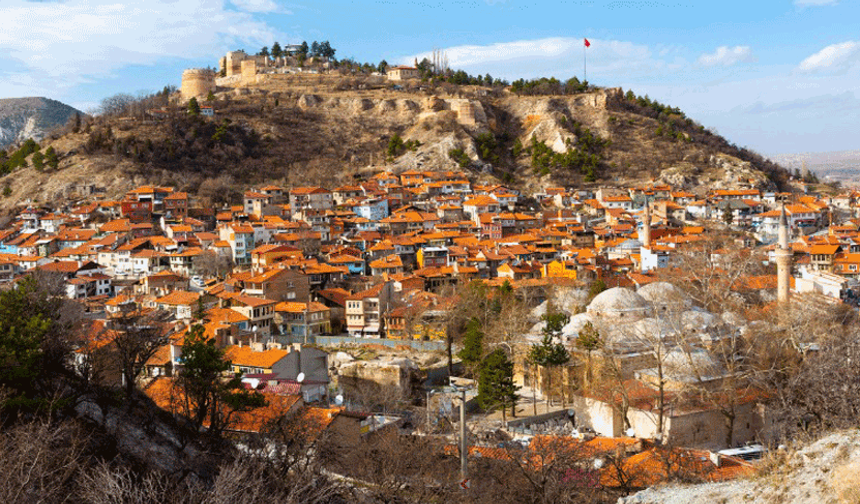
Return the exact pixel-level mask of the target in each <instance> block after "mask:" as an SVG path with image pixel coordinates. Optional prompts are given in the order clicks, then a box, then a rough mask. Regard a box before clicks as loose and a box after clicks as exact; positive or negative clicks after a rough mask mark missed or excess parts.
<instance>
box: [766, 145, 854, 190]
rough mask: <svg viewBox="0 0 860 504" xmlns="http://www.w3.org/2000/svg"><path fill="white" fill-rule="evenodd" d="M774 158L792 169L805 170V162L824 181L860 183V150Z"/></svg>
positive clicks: (798, 154)
mask: <svg viewBox="0 0 860 504" xmlns="http://www.w3.org/2000/svg"><path fill="white" fill-rule="evenodd" d="M772 159H773V160H774V161H776V162H777V163H779V164H780V165H782V166H784V167H786V168H788V169H789V170H792V171H794V170H803V164H804V162H805V163H806V169H808V170H809V171H810V172H812V173H814V174H815V175H817V176H818V178H819V179H821V180H822V181H826V180H830V181H839V182H842V183H843V184H847V185H856V184H858V183H860V150H850V151H833V152H801V153H797V154H779V155H777V156H773V158H772Z"/></svg>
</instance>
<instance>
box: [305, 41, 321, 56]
mask: <svg viewBox="0 0 860 504" xmlns="http://www.w3.org/2000/svg"><path fill="white" fill-rule="evenodd" d="M319 55H320V44H319V42H317V41H316V40H314V41H313V43H311V52H310V53H309V54H308V56H310V57H312V58H316V57H317V56H319Z"/></svg>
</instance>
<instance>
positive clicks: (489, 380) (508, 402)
mask: <svg viewBox="0 0 860 504" xmlns="http://www.w3.org/2000/svg"><path fill="white" fill-rule="evenodd" d="M517 390H519V387H518V386H517V385H515V384H514V363H513V362H511V360H510V359H509V358H508V354H506V353H505V351H504V350H502V349H501V348H497V349H496V350H494V351H493V352H492V353H490V354H489V355H487V357H486V358H484V361H483V362H482V363H481V375H480V378H479V380H478V397H477V400H478V404H479V405H480V406H481V408H484V409H493V408H495V407H497V406H501V408H502V421H503V422H507V413H506V409H507V408H508V407H510V408H511V411H512V414H513V415H514V416H516V407H517V399H518V398H519V397H518V396H517Z"/></svg>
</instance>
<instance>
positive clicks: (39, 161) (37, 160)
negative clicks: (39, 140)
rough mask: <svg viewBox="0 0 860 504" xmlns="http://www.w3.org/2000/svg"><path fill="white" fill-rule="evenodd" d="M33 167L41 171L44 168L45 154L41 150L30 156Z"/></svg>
mask: <svg viewBox="0 0 860 504" xmlns="http://www.w3.org/2000/svg"><path fill="white" fill-rule="evenodd" d="M32 161H33V168H35V169H37V170H39V171H42V170H43V169H44V168H45V155H44V154H42V152H41V151H36V152H35V153H34V154H33V157H32Z"/></svg>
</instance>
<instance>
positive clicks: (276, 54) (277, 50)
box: [271, 42, 284, 58]
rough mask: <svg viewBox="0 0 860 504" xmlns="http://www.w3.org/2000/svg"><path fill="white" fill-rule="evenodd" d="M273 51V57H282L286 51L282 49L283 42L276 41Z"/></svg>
mask: <svg viewBox="0 0 860 504" xmlns="http://www.w3.org/2000/svg"><path fill="white" fill-rule="evenodd" d="M271 53H272V57H273V58H280V57H281V56H282V55H283V53H284V51H283V50H282V49H281V44H279V43H277V42H275V43H274V44H272V51H271Z"/></svg>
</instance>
